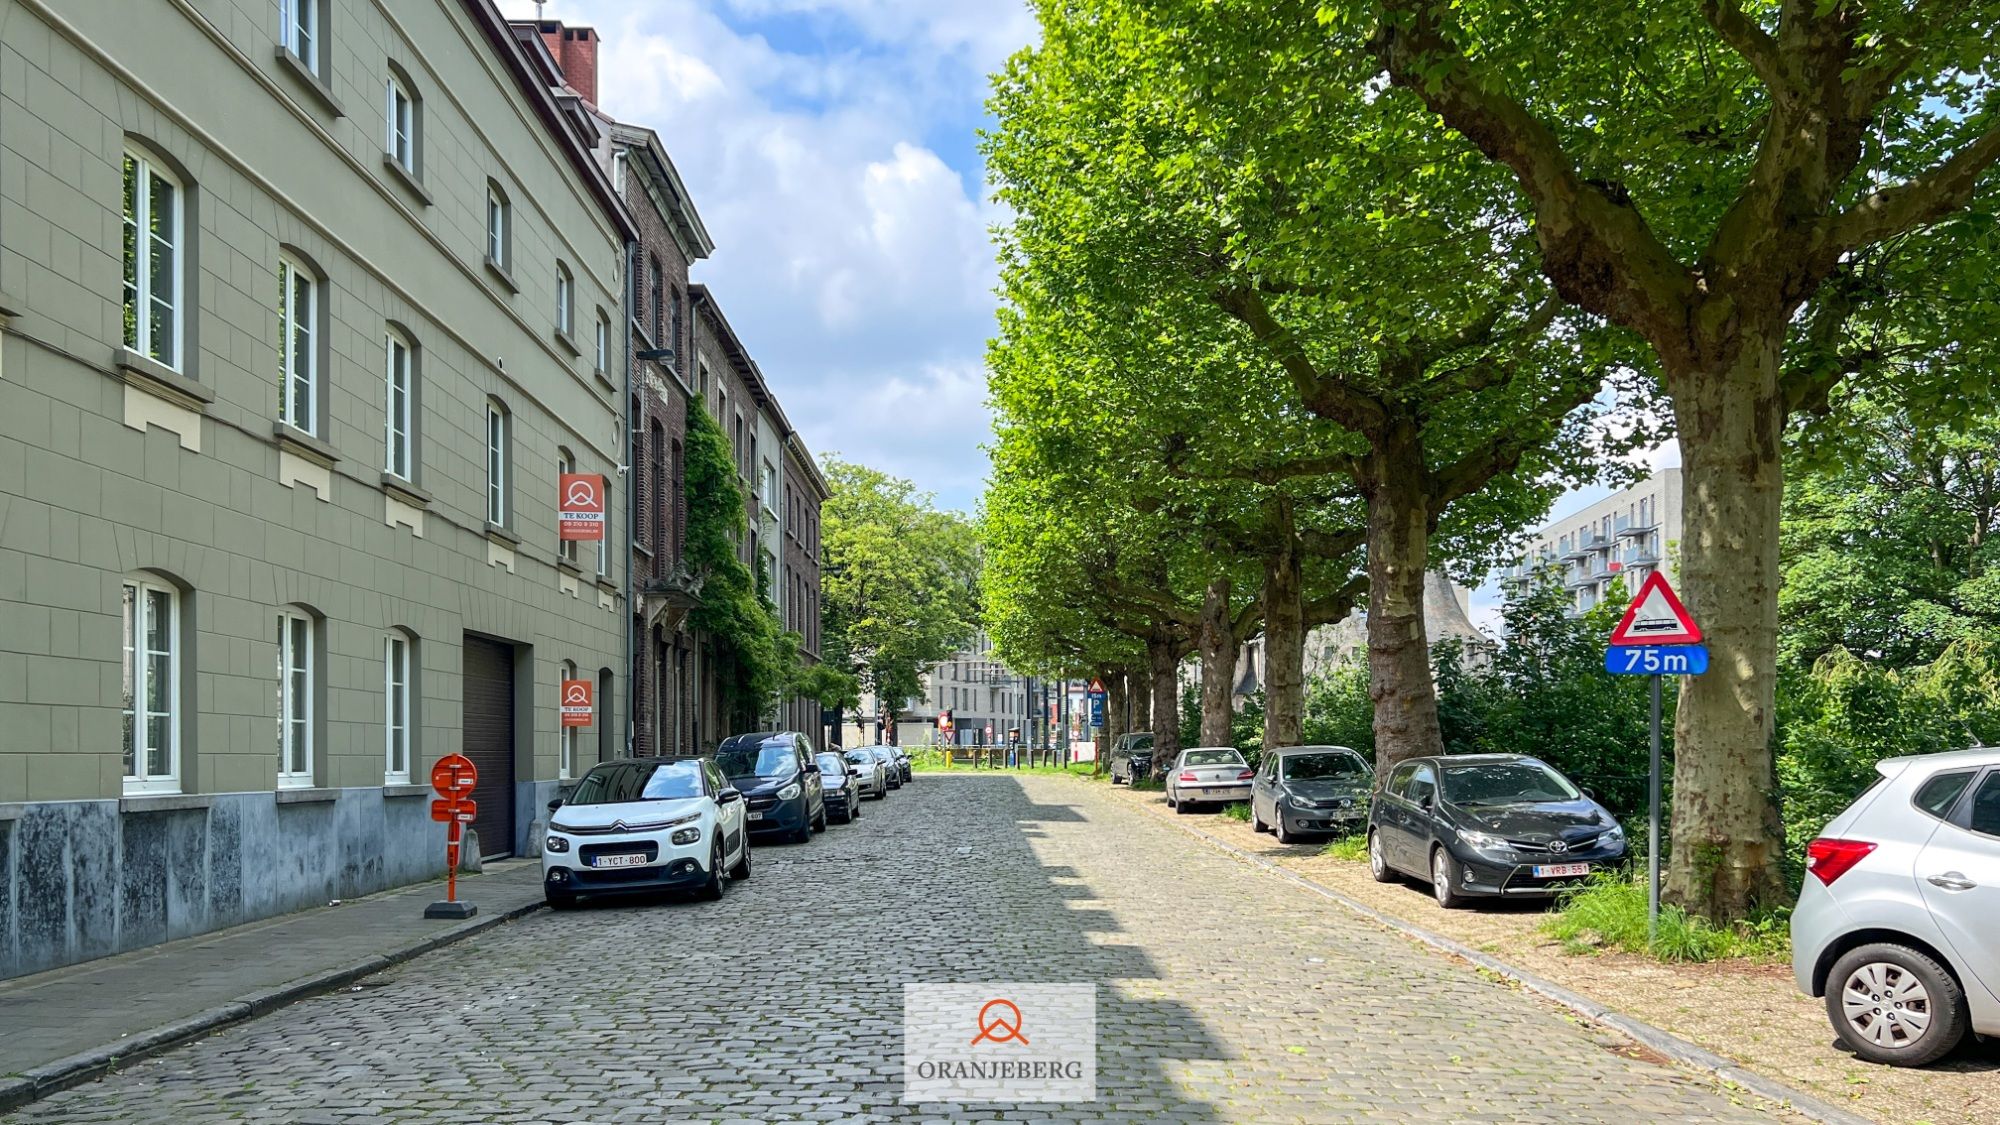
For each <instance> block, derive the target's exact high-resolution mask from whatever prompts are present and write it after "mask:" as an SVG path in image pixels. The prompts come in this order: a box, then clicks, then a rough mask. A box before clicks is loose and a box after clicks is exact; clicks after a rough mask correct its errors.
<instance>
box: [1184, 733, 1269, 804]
mask: <svg viewBox="0 0 2000 1125" xmlns="http://www.w3.org/2000/svg"><path fill="white" fill-rule="evenodd" d="M1256 776H1257V775H1256V774H1254V773H1252V772H1251V770H1250V766H1249V764H1248V763H1246V762H1245V761H1244V760H1243V755H1242V754H1239V753H1237V751H1236V748H1235V747H1234V746H1190V747H1188V748H1187V749H1185V750H1183V751H1181V753H1180V757H1178V758H1175V759H1174V768H1173V769H1171V770H1169V771H1167V778H1166V780H1167V785H1166V788H1167V805H1168V806H1169V807H1171V808H1172V809H1173V810H1174V811H1175V812H1182V813H1184V812H1192V811H1193V810H1194V807H1195V804H1196V802H1215V803H1222V802H1228V801H1247V800H1249V799H1250V784H1251V782H1252V780H1254V779H1255V777H1256Z"/></svg>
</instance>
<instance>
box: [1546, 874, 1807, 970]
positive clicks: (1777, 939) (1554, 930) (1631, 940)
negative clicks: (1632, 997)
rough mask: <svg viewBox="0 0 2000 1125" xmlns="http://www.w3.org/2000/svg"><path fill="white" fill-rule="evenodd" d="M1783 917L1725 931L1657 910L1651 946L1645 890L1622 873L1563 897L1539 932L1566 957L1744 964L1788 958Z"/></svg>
mask: <svg viewBox="0 0 2000 1125" xmlns="http://www.w3.org/2000/svg"><path fill="white" fill-rule="evenodd" d="M1788 921H1789V919H1788V915H1787V914H1786V913H1784V912H1777V913H1772V914H1768V915H1764V916H1762V917H1759V918H1756V919H1753V920H1751V921H1748V922H1740V923H1735V924H1732V925H1727V926H1716V925H1714V924H1712V923H1710V922H1709V921H1708V920H1707V919H1705V918H1701V917H1699V916H1696V915H1690V914H1688V913H1687V912H1686V911H1685V910H1682V909H1681V908H1680V907H1678V906H1672V905H1663V906H1662V907H1661V908H1660V933H1659V940H1658V942H1657V943H1656V944H1653V945H1652V946H1651V947H1650V948H1649V947H1648V944H1647V940H1646V929H1647V927H1646V884H1645V882H1644V881H1643V880H1641V879H1635V878H1633V877H1632V876H1629V875H1626V874H1623V873H1614V872H1606V873H1602V874H1599V875H1596V876H1593V877H1592V878H1591V879H1590V881H1589V882H1587V883H1585V884H1584V885H1583V886H1582V887H1581V888H1579V889H1577V890H1574V891H1571V892H1569V893H1567V894H1565V895H1564V896H1563V898H1562V905H1561V907H1560V908H1559V909H1558V910H1557V911H1556V912H1555V913H1553V914H1551V915H1549V916H1548V918H1546V919H1545V920H1543V922H1542V929H1543V931H1544V932H1545V933H1547V934H1548V935H1549V936H1551V937H1553V938H1555V939H1557V940H1558V941H1561V942H1562V943H1563V948H1564V949H1565V950H1567V951H1568V952H1571V953H1589V952H1594V951H1598V950H1605V949H1615V950H1622V951H1624V952H1627V953H1639V954H1646V955H1649V956H1652V957H1654V958H1656V959H1658V960H1661V961H1676V962H1687V961H1720V960H1723V959H1726V958H1750V959H1753V960H1761V961H1775V960H1779V959H1782V958H1784V957H1786V956H1788V955H1789V954H1790V952H1791V929H1790V926H1789V924H1788Z"/></svg>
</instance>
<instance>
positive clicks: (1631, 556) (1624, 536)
mask: <svg viewBox="0 0 2000 1125" xmlns="http://www.w3.org/2000/svg"><path fill="white" fill-rule="evenodd" d="M1680 538H1681V471H1680V470H1679V469H1663V470H1661V471H1660V472H1659V473H1658V474H1657V475H1655V476H1652V477H1649V478H1647V479H1646V480H1643V481H1641V482H1639V483H1638V484H1635V485H1633V486H1632V487H1630V488H1627V489H1625V490H1623V491H1621V492H1617V493H1614V494H1612V495H1610V496H1607V497H1605V498H1604V499H1602V500H1599V501H1598V502H1597V503H1595V504H1592V505H1590V506H1589V507H1587V508H1584V509H1583V510H1582V511H1579V512H1575V513H1573V514H1571V515H1568V516H1564V517H1563V518H1561V519H1557V520H1552V521H1550V522H1549V524H1548V525H1547V526H1545V527H1543V528H1542V529H1541V530H1539V531H1536V532H1535V533H1534V534H1533V536H1532V537H1531V538H1530V540H1529V542H1528V546H1527V549H1526V550H1525V551H1523V552H1522V554H1521V557H1520V559H1519V560H1517V561H1516V562H1515V563H1514V564H1513V565H1511V566H1509V567H1507V568H1505V569H1503V570H1502V571H1501V572H1500V584H1501V586H1502V587H1503V588H1507V589H1519V588H1520V587H1522V586H1523V585H1525V584H1527V583H1530V582H1536V581H1546V582H1558V583H1561V585H1562V587H1563V589H1564V591H1566V592H1567V593H1568V595H1569V597H1570V600H1571V604H1572V605H1573V606H1574V607H1575V611H1576V612H1577V613H1584V612H1587V611H1589V610H1590V609H1591V608H1592V607H1594V606H1596V605H1597V604H1598V603H1599V602H1601V601H1603V600H1604V598H1605V596H1606V595H1607V593H1608V592H1609V591H1610V589H1611V584H1612V583H1613V582H1614V581H1620V580H1622V581H1623V583H1624V588H1625V592H1626V593H1627V594H1628V595H1630V594H1632V593H1634V592H1636V591H1637V590H1638V587H1639V583H1640V582H1641V581H1643V580H1644V579H1645V577H1646V575H1647V574H1648V573H1650V572H1651V571H1653V570H1656V569H1658V568H1659V567H1660V566H1661V565H1663V564H1664V563H1665V562H1666V561H1667V559H1668V558H1669V557H1670V552H1672V551H1673V550H1674V548H1675V546H1676V545H1677V544H1678V543H1679V542H1680Z"/></svg>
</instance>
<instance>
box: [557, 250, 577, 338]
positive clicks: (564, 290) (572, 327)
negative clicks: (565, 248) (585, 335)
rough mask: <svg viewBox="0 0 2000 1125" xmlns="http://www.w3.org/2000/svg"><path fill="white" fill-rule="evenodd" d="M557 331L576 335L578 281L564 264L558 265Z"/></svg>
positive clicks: (566, 334)
mask: <svg viewBox="0 0 2000 1125" xmlns="http://www.w3.org/2000/svg"><path fill="white" fill-rule="evenodd" d="M556 331H558V332H560V333H562V334H563V335H565V336H573V335H575V334H576V279H575V278H574V277H572V276H571V275H570V272H569V266H567V265H565V264H563V263H562V262H557V263H556Z"/></svg>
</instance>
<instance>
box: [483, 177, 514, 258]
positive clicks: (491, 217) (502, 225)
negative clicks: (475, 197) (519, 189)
mask: <svg viewBox="0 0 2000 1125" xmlns="http://www.w3.org/2000/svg"><path fill="white" fill-rule="evenodd" d="M507 250H508V247H507V199H506V197H505V196H503V195H501V194H500V189H499V188H498V187H497V186H495V185H493V184H490V183H489V184H487V185H486V257H487V258H488V259H490V260H491V261H492V262H493V264H494V265H496V266H498V267H500V268H501V269H503V270H504V269H508V268H509V263H508V261H507Z"/></svg>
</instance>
